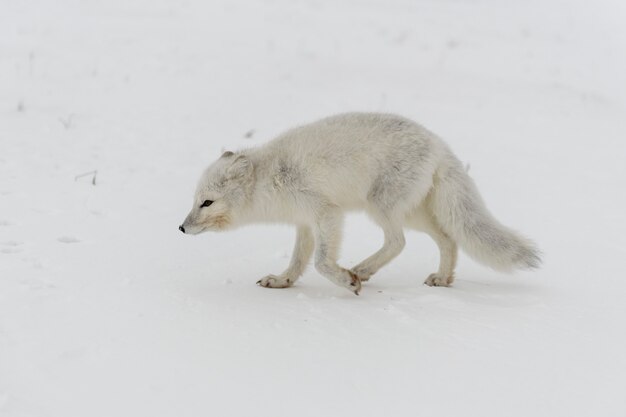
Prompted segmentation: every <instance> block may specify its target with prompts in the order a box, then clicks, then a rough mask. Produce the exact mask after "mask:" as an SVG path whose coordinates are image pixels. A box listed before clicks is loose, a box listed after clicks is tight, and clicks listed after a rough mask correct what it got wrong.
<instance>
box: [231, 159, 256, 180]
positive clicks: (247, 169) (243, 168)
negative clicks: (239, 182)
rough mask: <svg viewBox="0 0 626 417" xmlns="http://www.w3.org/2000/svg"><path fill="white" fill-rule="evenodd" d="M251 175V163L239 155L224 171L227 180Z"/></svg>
mask: <svg viewBox="0 0 626 417" xmlns="http://www.w3.org/2000/svg"><path fill="white" fill-rule="evenodd" d="M251 173H252V162H250V160H249V159H248V158H246V157H245V156H244V155H239V156H238V157H236V158H235V160H234V161H233V163H232V164H231V165H230V166H229V167H228V168H227V169H226V177H227V178H228V179H240V178H245V177H247V176H249V175H250V174H251Z"/></svg>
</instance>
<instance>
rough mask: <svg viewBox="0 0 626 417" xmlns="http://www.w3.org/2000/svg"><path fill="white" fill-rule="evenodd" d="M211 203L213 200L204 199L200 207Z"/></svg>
mask: <svg viewBox="0 0 626 417" xmlns="http://www.w3.org/2000/svg"><path fill="white" fill-rule="evenodd" d="M211 204H213V201H211V200H204V203H202V205H201V206H200V208H202V207H209V206H210V205H211Z"/></svg>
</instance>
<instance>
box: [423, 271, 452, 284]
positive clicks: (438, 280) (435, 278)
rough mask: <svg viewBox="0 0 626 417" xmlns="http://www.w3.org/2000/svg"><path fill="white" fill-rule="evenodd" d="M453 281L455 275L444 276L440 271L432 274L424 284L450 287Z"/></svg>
mask: <svg viewBox="0 0 626 417" xmlns="http://www.w3.org/2000/svg"><path fill="white" fill-rule="evenodd" d="M452 281H454V276H448V277H446V276H443V275H439V274H438V273H434V274H430V275H429V276H428V278H426V281H424V284H426V285H428V286H429V287H449V286H450V285H452Z"/></svg>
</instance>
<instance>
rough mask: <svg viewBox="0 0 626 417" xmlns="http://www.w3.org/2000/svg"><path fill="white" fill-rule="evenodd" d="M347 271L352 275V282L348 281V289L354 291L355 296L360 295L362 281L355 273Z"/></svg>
mask: <svg viewBox="0 0 626 417" xmlns="http://www.w3.org/2000/svg"><path fill="white" fill-rule="evenodd" d="M346 271H347V272H348V274H349V275H350V281H348V285H347V286H346V288H347V289H349V290H350V291H352V292H353V293H354V294H355V295H359V291H361V279H360V278H359V276H358V275H357V274H355V273H354V272H352V271H348V270H346Z"/></svg>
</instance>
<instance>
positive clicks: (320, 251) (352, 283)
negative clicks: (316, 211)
mask: <svg viewBox="0 0 626 417" xmlns="http://www.w3.org/2000/svg"><path fill="white" fill-rule="evenodd" d="M342 220H343V218H342V215H341V213H340V212H338V211H335V210H328V211H326V212H322V213H320V215H319V217H318V219H317V221H316V224H315V226H314V228H313V230H314V233H315V268H316V269H317V270H318V271H319V273H320V274H322V275H324V276H325V277H326V278H328V279H329V280H331V281H332V282H334V283H335V284H337V285H339V286H341V287H344V288H346V289H348V290H349V291H351V292H353V293H354V294H356V295H359V291H360V290H361V280H360V279H359V277H358V276H357V275H356V274H354V273H353V272H351V271H348V270H347V269H344V268H342V267H340V266H339V265H337V255H338V252H339V243H340V240H341V225H342Z"/></svg>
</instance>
